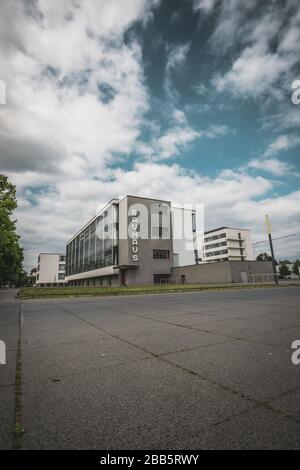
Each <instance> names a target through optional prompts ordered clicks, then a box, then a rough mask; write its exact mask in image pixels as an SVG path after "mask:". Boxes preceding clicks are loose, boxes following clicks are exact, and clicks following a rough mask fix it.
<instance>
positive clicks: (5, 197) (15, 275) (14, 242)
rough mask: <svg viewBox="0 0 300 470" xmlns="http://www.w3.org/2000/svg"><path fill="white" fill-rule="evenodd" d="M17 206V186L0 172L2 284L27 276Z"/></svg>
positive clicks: (0, 274) (19, 280)
mask: <svg viewBox="0 0 300 470" xmlns="http://www.w3.org/2000/svg"><path fill="white" fill-rule="evenodd" d="M16 208H17V199H16V187H15V186H14V185H13V184H12V183H10V182H9V181H8V178H7V177H6V176H4V175H1V174H0V285H3V284H7V283H14V284H19V283H20V282H21V281H22V279H23V278H24V276H25V273H24V271H23V267H22V262H23V257H24V255H23V249H22V248H21V246H20V242H19V238H20V237H19V236H18V235H17V232H16V220H13V219H12V216H13V212H14V210H15V209H16Z"/></svg>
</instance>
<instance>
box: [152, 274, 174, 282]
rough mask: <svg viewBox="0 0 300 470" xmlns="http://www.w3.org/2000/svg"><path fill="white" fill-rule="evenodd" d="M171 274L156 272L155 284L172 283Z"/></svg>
mask: <svg viewBox="0 0 300 470" xmlns="http://www.w3.org/2000/svg"><path fill="white" fill-rule="evenodd" d="M170 281H171V277H170V274H154V284H170Z"/></svg>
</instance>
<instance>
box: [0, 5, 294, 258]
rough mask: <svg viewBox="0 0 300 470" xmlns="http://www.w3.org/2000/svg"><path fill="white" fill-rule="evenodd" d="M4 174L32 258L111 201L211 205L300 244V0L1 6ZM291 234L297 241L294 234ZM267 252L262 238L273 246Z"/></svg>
mask: <svg viewBox="0 0 300 470" xmlns="http://www.w3.org/2000/svg"><path fill="white" fill-rule="evenodd" d="M1 9H2V15H1V19H0V47H1V59H0V61H1V62H2V64H1V67H0V69H1V71H2V72H1V73H2V77H0V79H1V80H3V81H4V82H5V84H6V89H7V100H6V105H1V107H0V171H1V172H2V173H5V174H7V175H8V176H9V177H10V178H11V179H12V181H13V182H14V183H15V184H16V185H17V190H18V198H19V208H18V213H17V215H18V228H19V232H20V234H21V238H22V242H23V245H24V247H25V250H26V266H27V267H31V266H32V265H34V264H35V258H36V255H37V253H38V252H40V251H52V250H63V249H64V246H65V242H66V241H67V240H68V238H69V237H70V236H71V235H72V234H73V233H74V232H75V231H76V230H77V229H78V228H79V227H80V226H81V225H82V224H83V223H84V222H85V221H86V220H87V219H88V218H89V217H90V216H92V215H93V214H94V213H95V212H96V210H97V208H99V207H101V206H102V205H105V204H106V203H107V202H108V201H109V200H110V199H111V198H113V197H115V196H118V195H124V194H128V193H131V194H138V195H143V196H154V197H156V196H157V197H161V198H166V199H170V200H173V201H174V202H176V203H178V204H183V203H195V204H199V203H204V204H205V227H206V228H207V229H210V228H213V227H216V226H219V225H234V226H239V227H244V228H250V229H251V230H252V233H253V241H257V240H262V239H264V238H265V236H266V235H265V226H264V214H265V213H268V214H269V215H270V217H271V221H272V225H273V232H274V235H275V236H282V235H286V234H290V233H295V234H296V236H294V237H291V238H290V239H285V241H284V242H283V241H281V242H280V241H279V242H276V247H275V248H276V253H277V257H278V258H280V257H281V258H285V257H290V258H296V257H298V258H299V257H300V248H299V246H300V243H299V240H300V188H299V181H300V165H299V149H300V132H299V129H300V104H299V105H295V104H293V103H292V100H291V95H292V83H293V82H294V81H295V80H300V70H299V65H300V60H299V57H300V6H299V2H298V1H296V0H286V1H283V2H279V1H270V2H261V1H258V0H250V1H248V2H240V1H237V0H227V1H222V0H176V1H175V0H172V1H167V0H160V1H159V0H66V1H64V2H60V1H58V0H54V1H49V0H48V1H47V0H29V1H26V2H25V1H15V0H13V1H11V2H6V3H5V5H4V6H1ZM286 240H288V242H287V241H286ZM261 248H262V249H267V245H266V246H261Z"/></svg>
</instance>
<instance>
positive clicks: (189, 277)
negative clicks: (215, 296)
mask: <svg viewBox="0 0 300 470" xmlns="http://www.w3.org/2000/svg"><path fill="white" fill-rule="evenodd" d="M184 275H185V282H186V284H199V283H203V284H205V283H210V282H231V270H230V262H229V261H224V262H220V263H204V264H196V265H191V266H181V267H178V268H172V279H174V281H175V282H181V276H184Z"/></svg>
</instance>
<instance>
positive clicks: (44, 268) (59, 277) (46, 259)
mask: <svg viewBox="0 0 300 470" xmlns="http://www.w3.org/2000/svg"><path fill="white" fill-rule="evenodd" d="M65 264H66V257H65V255H64V254H63V253H40V254H39V256H38V266H37V273H36V286H40V287H50V286H55V285H64V284H65V283H66V281H65V270H66V267H65Z"/></svg>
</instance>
